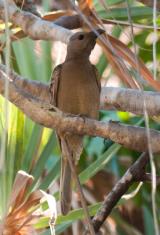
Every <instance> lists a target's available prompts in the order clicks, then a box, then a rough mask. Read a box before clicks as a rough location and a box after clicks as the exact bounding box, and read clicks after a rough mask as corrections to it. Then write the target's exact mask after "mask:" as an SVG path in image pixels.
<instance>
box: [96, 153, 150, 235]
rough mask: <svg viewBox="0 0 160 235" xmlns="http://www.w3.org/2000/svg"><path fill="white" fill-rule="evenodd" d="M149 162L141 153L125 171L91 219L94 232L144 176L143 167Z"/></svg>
mask: <svg viewBox="0 0 160 235" xmlns="http://www.w3.org/2000/svg"><path fill="white" fill-rule="evenodd" d="M148 162H149V156H148V154H147V153H143V154H142V155H141V156H140V157H139V158H138V160H137V161H136V162H135V163H134V164H133V165H132V166H131V167H130V168H129V169H128V170H127V172H126V173H125V174H124V176H123V177H122V178H121V179H120V180H119V181H118V182H117V183H116V185H115V186H114V188H113V189H112V191H111V192H110V193H109V194H108V195H107V196H106V198H105V200H104V202H103V204H102V206H101V208H100V209H99V211H98V212H97V214H96V215H95V216H94V218H93V219H92V222H93V226H94V229H95V232H98V231H99V229H100V227H101V226H102V224H103V223H104V221H105V220H106V218H107V217H108V215H109V214H110V213H111V211H112V209H113V208H114V206H115V205H116V204H117V202H118V201H119V200H120V198H121V197H122V196H123V195H124V194H125V193H126V192H127V190H128V189H129V187H130V186H131V185H132V184H133V183H134V182H135V181H139V180H140V179H141V178H142V177H143V175H144V174H145V167H146V165H147V163H148Z"/></svg>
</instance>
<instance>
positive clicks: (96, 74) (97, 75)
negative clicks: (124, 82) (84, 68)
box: [92, 64, 101, 92]
mask: <svg viewBox="0 0 160 235" xmlns="http://www.w3.org/2000/svg"><path fill="white" fill-rule="evenodd" d="M92 68H93V72H94V74H95V77H96V81H97V86H98V88H99V92H101V82H100V75H99V73H98V70H97V68H96V66H95V65H93V64H92Z"/></svg>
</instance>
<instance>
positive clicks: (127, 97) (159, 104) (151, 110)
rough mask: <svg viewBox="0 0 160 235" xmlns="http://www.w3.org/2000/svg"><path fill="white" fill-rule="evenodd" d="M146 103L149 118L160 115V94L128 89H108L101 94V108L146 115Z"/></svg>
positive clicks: (104, 89)
mask: <svg viewBox="0 0 160 235" xmlns="http://www.w3.org/2000/svg"><path fill="white" fill-rule="evenodd" d="M144 101H145V103H146V110H147V113H148V115H149V116H157V115H160V93H159V92H152V91H140V90H134V89H126V88H114V87H106V88H103V89H102V92H101V108H102V109H107V107H108V105H109V106H112V107H114V108H115V109H116V110H120V111H128V112H132V113H134V114H137V115H143V114H144Z"/></svg>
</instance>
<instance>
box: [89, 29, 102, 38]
mask: <svg viewBox="0 0 160 235" xmlns="http://www.w3.org/2000/svg"><path fill="white" fill-rule="evenodd" d="M92 33H93V34H94V36H95V37H96V38H98V37H99V36H100V35H101V34H103V33H105V30H104V29H100V28H98V29H94V30H93V31H92Z"/></svg>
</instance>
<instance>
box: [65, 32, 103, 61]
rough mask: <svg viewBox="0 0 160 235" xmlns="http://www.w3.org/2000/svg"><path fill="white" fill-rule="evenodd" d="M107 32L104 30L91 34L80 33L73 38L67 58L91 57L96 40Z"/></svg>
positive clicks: (68, 48)
mask: <svg viewBox="0 0 160 235" xmlns="http://www.w3.org/2000/svg"><path fill="white" fill-rule="evenodd" d="M104 32H105V31H104V30H103V29H95V30H94V31H91V32H78V33H75V34H74V35H73V36H71V38H70V41H69V44H68V47H67V57H69V58H75V57H81V56H82V55H84V56H86V57H89V55H90V53H91V51H92V50H93V48H94V46H95V44H96V39H97V38H98V37H99V36H100V35H101V34H102V33H104Z"/></svg>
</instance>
